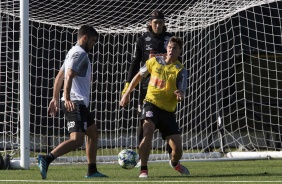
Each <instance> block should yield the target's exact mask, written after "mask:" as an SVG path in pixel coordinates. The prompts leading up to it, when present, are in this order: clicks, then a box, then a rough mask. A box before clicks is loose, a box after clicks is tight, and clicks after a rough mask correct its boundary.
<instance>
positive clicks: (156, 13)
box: [147, 10, 167, 32]
mask: <svg viewBox="0 0 282 184" xmlns="http://www.w3.org/2000/svg"><path fill="white" fill-rule="evenodd" d="M153 19H163V20H164V14H163V12H162V11H160V10H154V11H153V12H152V14H151V17H150V21H152V20H153ZM147 30H148V31H150V32H153V29H152V26H151V25H150V24H149V25H148V26H147ZM166 30H167V29H166V26H165V25H164V27H163V32H166Z"/></svg>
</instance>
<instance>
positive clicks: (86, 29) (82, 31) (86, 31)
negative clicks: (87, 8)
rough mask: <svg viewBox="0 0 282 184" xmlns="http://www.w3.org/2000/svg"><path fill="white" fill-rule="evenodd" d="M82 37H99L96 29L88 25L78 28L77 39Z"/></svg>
mask: <svg viewBox="0 0 282 184" xmlns="http://www.w3.org/2000/svg"><path fill="white" fill-rule="evenodd" d="M83 35H87V36H89V37H95V36H97V37H98V36H99V34H98V32H97V31H96V29H95V28H94V27H92V26H89V25H83V26H81V27H80V28H79V30H78V34H77V38H78V39H80V38H81V37H82V36H83Z"/></svg>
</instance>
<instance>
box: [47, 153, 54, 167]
mask: <svg viewBox="0 0 282 184" xmlns="http://www.w3.org/2000/svg"><path fill="white" fill-rule="evenodd" d="M55 159H56V158H55V156H54V155H53V154H52V153H49V154H48V155H47V156H46V162H47V164H48V165H49V164H50V163H51V162H53V161H54V160H55Z"/></svg>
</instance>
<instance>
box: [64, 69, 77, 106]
mask: <svg viewBox="0 0 282 184" xmlns="http://www.w3.org/2000/svg"><path fill="white" fill-rule="evenodd" d="M76 75H77V72H76V71H74V70H73V69H71V68H68V69H67V71H66V76H65V83H64V100H65V107H66V109H67V111H73V110H74V109H75V106H74V103H73V102H72V101H71V100H70V91H71V86H72V80H73V78H74V77H75V76H76Z"/></svg>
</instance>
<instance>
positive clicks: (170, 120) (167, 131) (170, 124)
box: [157, 110, 190, 175]
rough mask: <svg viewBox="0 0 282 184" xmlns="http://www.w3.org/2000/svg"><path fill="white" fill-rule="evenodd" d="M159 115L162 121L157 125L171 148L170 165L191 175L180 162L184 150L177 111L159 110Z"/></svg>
mask: <svg viewBox="0 0 282 184" xmlns="http://www.w3.org/2000/svg"><path fill="white" fill-rule="evenodd" d="M159 116H160V119H159V121H160V123H159V124H158V125H157V126H158V128H159V130H160V132H161V133H162V138H163V139H166V141H167V143H168V144H169V145H170V148H171V159H170V161H169V164H170V166H171V167H173V168H174V169H175V170H176V171H177V172H179V173H180V174H187V175H189V174H190V172H189V170H188V169H187V168H186V167H185V166H183V165H181V164H180V162H179V160H180V159H181V157H182V154H183V150H182V140H181V135H180V130H179V128H178V124H177V122H176V117H175V113H173V112H171V113H170V112H167V111H164V110H159Z"/></svg>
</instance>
